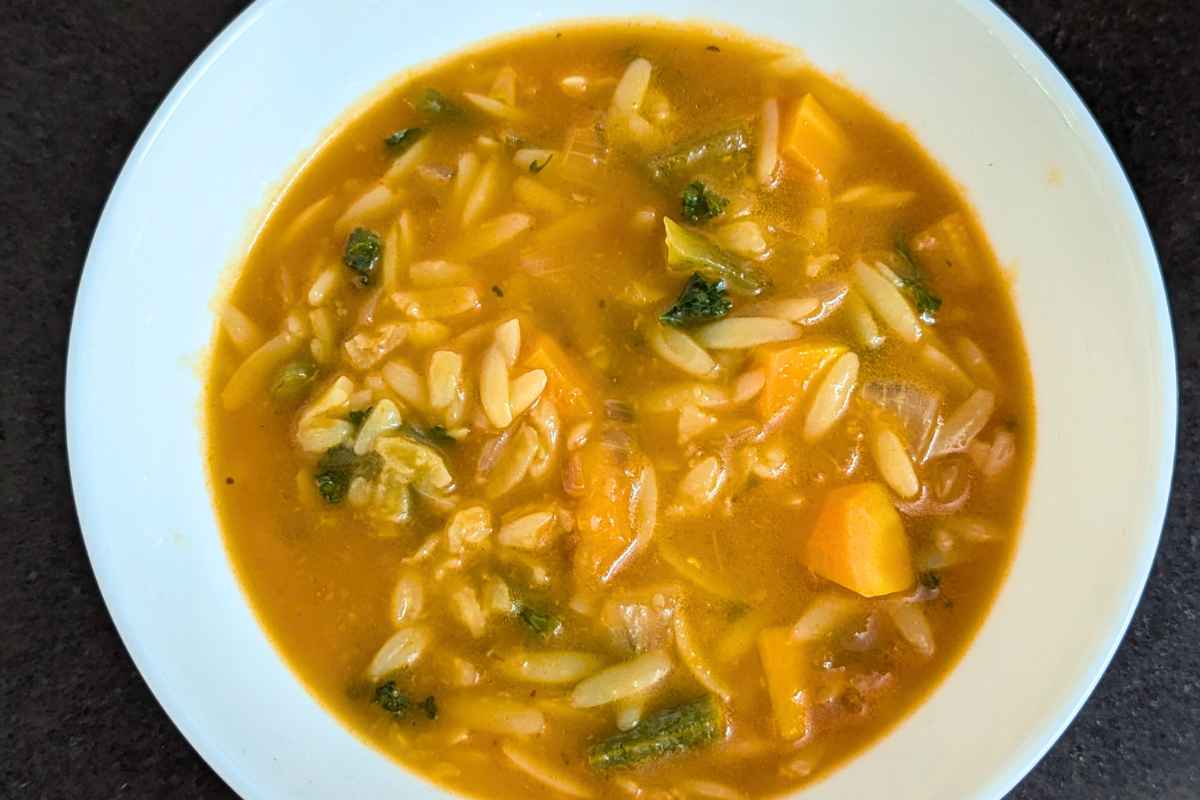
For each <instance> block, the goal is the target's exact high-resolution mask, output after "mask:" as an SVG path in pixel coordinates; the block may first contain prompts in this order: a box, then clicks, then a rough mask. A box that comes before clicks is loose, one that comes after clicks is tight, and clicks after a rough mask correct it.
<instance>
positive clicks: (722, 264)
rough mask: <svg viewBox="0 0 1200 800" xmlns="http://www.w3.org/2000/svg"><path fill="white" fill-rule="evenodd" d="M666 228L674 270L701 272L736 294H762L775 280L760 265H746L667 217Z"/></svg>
mask: <svg viewBox="0 0 1200 800" xmlns="http://www.w3.org/2000/svg"><path fill="white" fill-rule="evenodd" d="M663 227H664V228H665V230H666V243H667V268H668V269H671V271H672V272H683V271H685V270H686V271H688V272H693V271H694V272H699V273H700V274H701V275H703V276H704V277H705V278H707V279H708V280H710V281H724V282H725V285H726V287H728V289H729V291H731V292H734V293H735V294H748V295H756V294H762V293H763V292H764V291H766V290H767V289H768V288H770V286H771V279H770V278H768V277H767V276H766V274H764V273H763V272H762V271H761V270H759V269H758V267H755V266H753V265H751V264H746V263H743V262H741V261H739V260H738V259H736V258H734V257H733V256H731V255H730V254H729V253H726V252H725V251H724V250H722V249H721V248H719V247H717V246H716V245H715V244H713V243H712V242H711V241H709V239H708V238H706V237H705V236H704V235H703V234H701V233H698V232H696V231H692V230H688V229H687V228H684V227H683V226H682V225H680V224H679V223H677V222H675V221H674V220H672V219H671V218H670V217H663Z"/></svg>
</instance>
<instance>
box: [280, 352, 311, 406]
mask: <svg viewBox="0 0 1200 800" xmlns="http://www.w3.org/2000/svg"><path fill="white" fill-rule="evenodd" d="M316 377H317V365H316V364H314V363H313V362H311V361H289V362H288V363H287V364H284V365H283V366H282V367H280V368H279V371H278V372H276V373H275V380H273V381H272V382H271V397H273V398H275V399H276V400H284V401H287V400H299V399H300V398H301V397H303V396H304V395H305V394H307V393H308V389H309V387H310V386H312V382H313V380H314V379H315V378H316Z"/></svg>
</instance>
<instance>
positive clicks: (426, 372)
mask: <svg viewBox="0 0 1200 800" xmlns="http://www.w3.org/2000/svg"><path fill="white" fill-rule="evenodd" d="M221 323H222V324H221V326H220V330H219V331H218V334H217V339H216V342H215V345H214V357H213V359H212V366H211V372H210V375H209V378H208V386H209V392H208V398H209V399H208V410H207V426H208V442H209V448H210V456H209V464H210V469H211V476H212V482H213V487H214V495H215V499H216V506H217V510H218V512H219V517H220V520H221V524H222V527H223V529H224V534H225V536H226V540H227V543H228V548H229V551H230V553H231V556H232V559H233V562H234V564H235V565H236V568H237V571H238V574H239V577H240V579H241V581H242V583H243V585H244V587H245V589H246V591H247V593H248V595H249V597H250V599H251V601H252V602H253V605H254V607H255V609H256V610H257V613H258V614H259V617H260V619H261V620H262V623H263V625H264V627H265V628H266V630H267V631H268V632H269V633H270V635H271V637H272V638H273V639H274V641H275V643H276V644H277V646H278V647H279V649H280V650H281V651H282V652H283V653H284V655H285V656H286V657H287V659H288V660H289V662H290V663H291V665H292V667H293V668H294V669H295V671H296V672H297V673H298V674H299V675H300V676H301V677H302V678H303V680H304V681H305V682H306V683H307V685H308V686H309V687H310V688H311V690H312V692H313V693H314V694H315V695H316V696H317V697H319V698H320V700H321V701H322V702H323V703H324V704H325V705H326V706H327V707H328V708H329V709H330V710H331V712H333V713H334V714H336V715H337V716H338V717H339V718H340V719H342V720H343V721H344V722H345V723H346V724H347V725H348V726H349V727H350V728H352V729H353V730H354V731H356V732H357V733H359V734H360V735H362V736H363V737H365V738H366V739H368V740H370V741H371V742H372V743H373V744H374V745H376V746H377V747H378V748H380V749H381V750H383V751H384V752H386V753H387V754H389V755H391V756H393V757H395V758H396V759H398V760H399V761H400V762H402V763H403V764H405V765H407V766H408V767H410V768H412V769H414V770H416V771H417V772H419V773H420V774H422V775H424V776H425V777H427V778H429V779H430V780H433V781H436V782H438V783H440V784H443V785H446V786H449V787H452V788H454V789H457V790H460V791H462V792H465V793H468V794H473V795H478V796H488V797H522V796H528V795H529V793H530V792H533V793H535V796H549V795H554V796H558V795H563V796H570V797H621V796H630V797H645V798H658V797H664V798H665V797H671V798H678V797H697V798H718V800H725V799H726V798H739V797H750V796H763V795H771V794H776V793H780V792H784V791H787V790H790V789H793V788H795V787H797V786H800V785H802V784H804V783H805V782H808V781H811V780H813V779H814V778H815V777H817V776H819V775H821V774H822V773H823V772H824V771H826V770H828V769H829V768H831V767H832V766H834V765H836V764H838V763H839V762H841V761H843V760H845V759H846V758H847V757H848V756H850V755H851V754H852V753H854V752H855V751H857V750H859V749H861V748H862V747H864V746H865V745H866V744H867V743H869V742H870V741H872V740H873V739H875V738H877V737H878V736H880V735H881V734H882V733H883V732H884V731H886V730H887V728H888V727H889V726H890V725H892V724H894V723H895V722H896V721H897V720H898V719H899V718H901V717H902V716H903V715H904V714H905V713H906V712H908V711H909V710H911V709H912V708H913V706H914V705H915V704H916V703H917V702H919V701H920V700H921V698H922V697H923V696H925V695H926V694H927V693H928V692H929V691H930V689H931V687H933V686H934V685H935V684H936V682H937V681H938V680H939V679H940V678H941V677H943V676H944V675H945V674H946V672H947V670H948V669H950V667H951V666H952V665H953V663H954V662H955V660H956V658H957V657H958V656H959V654H960V653H961V652H962V650H963V648H964V647H965V646H966V645H967V644H968V642H969V640H970V639H971V637H972V635H973V633H974V631H975V630H976V629H977V627H978V626H979V624H980V621H981V620H982V618H983V616H984V615H985V613H986V611H987V609H988V606H989V603H990V602H991V600H992V598H993V596H994V594H995V592H996V589H997V586H998V584H999V582H1000V580H1001V579H1002V577H1003V575H1004V573H1005V570H1006V568H1007V564H1008V561H1009V559H1010V556H1011V553H1012V549H1013V542H1014V539H1015V536H1016V531H1017V528H1018V525H1019V520H1020V515H1021V509H1022V502H1023V496H1024V491H1025V483H1026V478H1027V475H1028V471H1029V454H1030V453H1031V451H1032V436H1033V417H1032V411H1031V407H1032V403H1031V389H1030V384H1029V377H1028V370H1027V365H1026V360H1025V355H1024V351H1023V344H1022V339H1021V334H1020V331H1019V328H1018V325H1017V322H1016V319H1015V317H1014V314H1013V310H1012V307H1011V304H1010V301H1009V297H1008V294H1007V290H1006V287H1005V285H1004V282H1003V279H1002V276H1001V273H1000V270H999V269H998V268H997V265H996V263H995V260H994V258H993V257H992V255H991V253H990V251H989V248H988V245H987V243H986V241H985V239H984V236H983V234H982V232H981V231H980V230H979V228H978V226H977V224H976V223H975V221H974V219H973V217H972V214H971V212H970V210H969V209H968V207H967V206H966V204H965V203H964V201H963V199H962V197H961V196H960V195H959V194H958V193H957V191H956V190H955V188H954V185H953V183H952V182H951V181H950V180H949V179H948V178H947V176H945V175H944V174H943V173H941V172H940V171H939V169H938V168H937V166H936V165H935V164H934V163H933V162H932V161H931V160H930V159H929V158H928V157H927V156H926V155H925V154H924V153H923V152H922V151H921V149H920V148H919V147H918V145H917V144H916V143H915V142H914V141H913V140H912V138H911V137H910V136H909V135H908V134H907V133H906V132H905V131H904V129H902V128H901V127H899V126H897V125H896V124H895V123H893V122H891V121H890V120H888V119H887V118H885V117H884V116H882V115H881V114H880V113H879V112H877V111H876V110H874V109H873V108H871V107H870V106H869V105H868V104H867V103H866V102H865V101H864V100H863V99H862V98H860V97H858V96H857V95H855V94H854V93H853V92H852V91H850V90H848V89H847V88H845V87H844V86H841V85H839V84H837V83H835V82H832V81H831V80H829V79H828V78H826V77H824V76H822V75H821V74H819V73H818V72H816V71H814V70H813V69H811V68H809V67H808V66H806V65H805V64H804V63H803V61H801V60H800V59H798V58H797V57H795V56H794V55H791V54H789V53H787V52H786V51H780V50H776V49H774V48H771V47H768V46H766V45H763V44H759V43H754V42H750V41H744V40H740V39H737V38H734V37H731V36H728V35H718V34H714V33H712V32H710V31H706V30H703V29H700V28H691V27H676V26H669V25H656V26H639V27H634V26H627V25H589V26H581V27H577V28H568V29H564V30H561V31H558V32H556V31H553V30H551V31H543V32H540V33H535V34H530V35H526V36H522V37H519V38H514V39H512V40H509V41H506V42H503V43H500V44H495V45H491V46H489V47H487V48H485V49H480V50H478V51H475V52H470V53H467V54H464V55H461V56H457V57H454V58H452V59H450V60H448V61H446V62H444V63H442V64H440V65H438V66H436V67H434V68H431V69H429V70H427V71H424V72H421V73H419V74H416V75H413V76H411V77H408V78H406V79H405V81H404V82H403V83H402V84H400V85H397V86H396V87H394V88H393V89H392V90H391V91H389V92H388V93H386V94H385V95H382V96H381V97H380V98H379V99H378V100H377V101H375V102H374V103H373V104H371V105H370V106H369V107H368V108H366V109H365V110H364V111H362V112H361V113H359V114H358V115H357V116H355V117H354V118H353V119H351V120H349V121H348V122H346V123H345V124H344V125H343V126H341V127H340V128H339V129H338V130H337V131H336V132H335V133H333V134H332V135H331V136H330V137H329V138H328V140H327V141H325V142H324V143H323V144H322V146H321V147H320V149H319V150H318V151H317V153H316V155H315V156H314V157H313V158H312V159H311V160H310V161H309V162H307V163H306V165H305V166H304V168H303V169H302V170H301V172H300V173H299V174H298V175H297V176H296V177H295V179H294V180H293V181H292V182H291V183H290V184H289V185H288V186H287V188H286V189H285V191H283V193H282V194H281V195H280V197H279V198H278V200H277V202H276V204H275V206H274V207H273V209H272V211H271V213H270V215H269V217H268V219H267V221H266V223H265V224H264V226H263V227H262V229H261V231H260V232H259V234H258V236H257V237H256V239H255V241H254V244H253V247H252V248H251V250H250V252H249V255H248V256H247V258H246V261H245V264H244V265H243V267H242V269H241V272H240V277H239V279H238V281H237V283H236V285H235V286H234V288H233V290H232V292H231V294H230V296H229V298H228V302H227V303H226V304H225V305H224V306H223V310H222V315H221Z"/></svg>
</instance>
